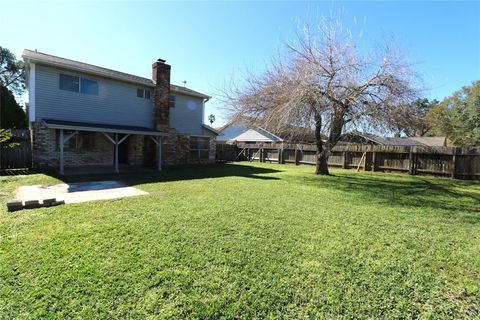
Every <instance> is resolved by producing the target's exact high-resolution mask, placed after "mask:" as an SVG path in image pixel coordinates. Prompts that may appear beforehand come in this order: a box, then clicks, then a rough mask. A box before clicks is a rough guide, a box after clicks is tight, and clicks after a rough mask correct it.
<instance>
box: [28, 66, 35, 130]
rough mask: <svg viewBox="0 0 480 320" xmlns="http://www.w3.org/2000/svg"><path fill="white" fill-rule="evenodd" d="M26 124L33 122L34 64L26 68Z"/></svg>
mask: <svg viewBox="0 0 480 320" xmlns="http://www.w3.org/2000/svg"><path fill="white" fill-rule="evenodd" d="M28 70H29V71H28V122H29V123H32V122H34V121H35V79H36V75H35V63H30V64H29V68H28Z"/></svg>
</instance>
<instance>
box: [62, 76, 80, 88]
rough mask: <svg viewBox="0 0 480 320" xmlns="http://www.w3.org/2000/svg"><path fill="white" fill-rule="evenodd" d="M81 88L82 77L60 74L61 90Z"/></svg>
mask: <svg viewBox="0 0 480 320" xmlns="http://www.w3.org/2000/svg"><path fill="white" fill-rule="evenodd" d="M79 89H80V77H76V76H70V75H67V74H60V90H67V91H73V92H78V91H79Z"/></svg>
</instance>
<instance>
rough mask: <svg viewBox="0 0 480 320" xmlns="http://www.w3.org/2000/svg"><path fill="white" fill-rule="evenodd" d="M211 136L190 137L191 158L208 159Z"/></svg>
mask: <svg viewBox="0 0 480 320" xmlns="http://www.w3.org/2000/svg"><path fill="white" fill-rule="evenodd" d="M209 150H210V138H205V137H190V160H208V153H209Z"/></svg>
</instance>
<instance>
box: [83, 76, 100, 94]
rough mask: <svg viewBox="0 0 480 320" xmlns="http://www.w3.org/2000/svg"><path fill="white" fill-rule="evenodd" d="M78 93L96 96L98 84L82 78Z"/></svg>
mask: <svg viewBox="0 0 480 320" xmlns="http://www.w3.org/2000/svg"><path fill="white" fill-rule="evenodd" d="M80 88H81V90H80V92H81V93H85V94H93V95H96V96H98V82H97V81H94V80H90V79H85V78H82V82H81V84H80Z"/></svg>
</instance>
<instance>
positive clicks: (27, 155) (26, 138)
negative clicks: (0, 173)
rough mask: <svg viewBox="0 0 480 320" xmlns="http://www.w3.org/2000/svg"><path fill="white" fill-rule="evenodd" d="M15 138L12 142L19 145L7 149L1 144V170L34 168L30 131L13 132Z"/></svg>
mask: <svg viewBox="0 0 480 320" xmlns="http://www.w3.org/2000/svg"><path fill="white" fill-rule="evenodd" d="M12 134H13V138H12V140H10V141H9V143H10V142H14V143H16V144H17V145H16V146H14V147H8V148H7V147H6V144H3V145H2V144H1V143H0V169H20V168H21V169H24V168H31V166H32V152H31V149H30V131H29V130H19V129H17V130H12Z"/></svg>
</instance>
